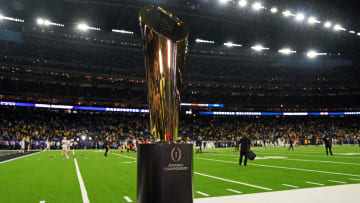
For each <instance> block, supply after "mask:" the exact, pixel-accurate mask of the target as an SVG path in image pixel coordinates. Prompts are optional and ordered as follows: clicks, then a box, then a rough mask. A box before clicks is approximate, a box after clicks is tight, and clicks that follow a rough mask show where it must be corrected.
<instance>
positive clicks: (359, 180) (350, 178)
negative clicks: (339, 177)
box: [349, 178, 360, 181]
mask: <svg viewBox="0 0 360 203" xmlns="http://www.w3.org/2000/svg"><path fill="white" fill-rule="evenodd" d="M349 179H350V180H357V181H360V179H357V178H349Z"/></svg>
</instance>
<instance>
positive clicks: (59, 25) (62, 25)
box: [36, 18, 64, 27]
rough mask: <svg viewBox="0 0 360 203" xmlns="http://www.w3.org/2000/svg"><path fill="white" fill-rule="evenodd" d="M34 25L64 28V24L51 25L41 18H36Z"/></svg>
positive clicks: (48, 21) (51, 23)
mask: <svg viewBox="0 0 360 203" xmlns="http://www.w3.org/2000/svg"><path fill="white" fill-rule="evenodd" d="M36 23H37V24H38V25H40V26H49V25H54V26H58V27H64V24H59V23H53V22H51V21H50V20H47V19H42V18H38V19H37V20H36Z"/></svg>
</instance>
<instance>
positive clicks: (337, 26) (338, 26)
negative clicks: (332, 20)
mask: <svg viewBox="0 0 360 203" xmlns="http://www.w3.org/2000/svg"><path fill="white" fill-rule="evenodd" d="M334 30H335V31H340V30H341V31H346V29H345V28H343V27H342V26H341V25H339V24H336V25H334Z"/></svg>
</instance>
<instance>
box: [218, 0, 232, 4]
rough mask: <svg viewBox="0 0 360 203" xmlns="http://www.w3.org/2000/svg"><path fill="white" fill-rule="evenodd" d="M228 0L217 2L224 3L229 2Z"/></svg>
mask: <svg viewBox="0 0 360 203" xmlns="http://www.w3.org/2000/svg"><path fill="white" fill-rule="evenodd" d="M229 1H230V0H219V2H220V3H221V4H226V3H227V2H229Z"/></svg>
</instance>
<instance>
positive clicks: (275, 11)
mask: <svg viewBox="0 0 360 203" xmlns="http://www.w3.org/2000/svg"><path fill="white" fill-rule="evenodd" d="M270 11H271V13H277V12H278V9H277V8H276V7H272V8H271V9H270Z"/></svg>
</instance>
